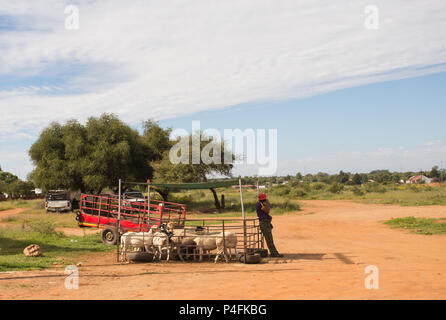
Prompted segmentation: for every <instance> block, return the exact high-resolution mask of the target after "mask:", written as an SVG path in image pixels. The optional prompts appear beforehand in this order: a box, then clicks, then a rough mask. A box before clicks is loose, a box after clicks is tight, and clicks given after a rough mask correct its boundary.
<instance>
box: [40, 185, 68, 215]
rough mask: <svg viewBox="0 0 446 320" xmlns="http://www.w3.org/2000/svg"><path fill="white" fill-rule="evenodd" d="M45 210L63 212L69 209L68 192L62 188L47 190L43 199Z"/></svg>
mask: <svg viewBox="0 0 446 320" xmlns="http://www.w3.org/2000/svg"><path fill="white" fill-rule="evenodd" d="M45 210H46V212H49V211H54V212H64V211H71V210H72V206H71V199H70V193H69V192H67V191H64V190H52V191H49V192H48V193H47V195H46V199H45Z"/></svg>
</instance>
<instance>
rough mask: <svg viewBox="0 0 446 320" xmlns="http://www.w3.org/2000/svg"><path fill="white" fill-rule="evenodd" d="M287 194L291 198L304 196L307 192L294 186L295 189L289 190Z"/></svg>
mask: <svg viewBox="0 0 446 320" xmlns="http://www.w3.org/2000/svg"><path fill="white" fill-rule="evenodd" d="M289 195H290V197H292V198H301V197H305V196H306V195H307V193H306V192H305V191H304V190H303V189H301V188H296V189H293V190H291V192H290V194H289Z"/></svg>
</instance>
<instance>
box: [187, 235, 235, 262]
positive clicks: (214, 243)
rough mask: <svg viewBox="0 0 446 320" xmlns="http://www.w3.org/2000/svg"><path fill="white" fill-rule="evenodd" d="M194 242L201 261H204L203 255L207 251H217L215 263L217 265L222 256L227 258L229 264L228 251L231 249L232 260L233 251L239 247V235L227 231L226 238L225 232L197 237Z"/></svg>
mask: <svg viewBox="0 0 446 320" xmlns="http://www.w3.org/2000/svg"><path fill="white" fill-rule="evenodd" d="M194 242H195V244H196V246H197V250H198V252H199V254H200V259H199V260H200V261H203V253H204V251H205V250H214V249H217V256H216V257H215V261H214V262H215V263H217V261H218V259H219V257H220V256H221V255H222V254H223V256H224V257H225V260H226V262H229V260H228V254H227V250H228V249H229V258H231V257H232V253H231V249H235V248H236V247H237V234H235V233H234V232H230V231H225V233H224V236H223V232H221V233H219V234H216V235H201V236H197V237H195V239H194Z"/></svg>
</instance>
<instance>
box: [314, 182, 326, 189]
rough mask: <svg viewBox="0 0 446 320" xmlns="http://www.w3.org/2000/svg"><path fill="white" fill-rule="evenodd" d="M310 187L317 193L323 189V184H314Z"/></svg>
mask: <svg viewBox="0 0 446 320" xmlns="http://www.w3.org/2000/svg"><path fill="white" fill-rule="evenodd" d="M311 187H312V188H313V190H317V191H319V190H322V189H324V188H325V184H323V183H320V182H316V183H313V185H312V186H311Z"/></svg>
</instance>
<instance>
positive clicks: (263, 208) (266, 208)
mask: <svg viewBox="0 0 446 320" xmlns="http://www.w3.org/2000/svg"><path fill="white" fill-rule="evenodd" d="M256 211H257V217H258V218H259V223H260V230H261V231H262V234H263V236H264V237H265V241H266V245H267V246H268V250H269V256H270V257H277V258H282V257H283V255H282V254H280V253H279V252H278V251H277V249H276V246H275V245H274V239H273V233H272V229H273V225H272V224H271V221H272V219H273V218H272V217H271V216H270V214H269V213H270V211H271V204H270V203H269V201H268V198H267V196H266V194H265V193H260V194H259V201H258V202H257V205H256Z"/></svg>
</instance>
